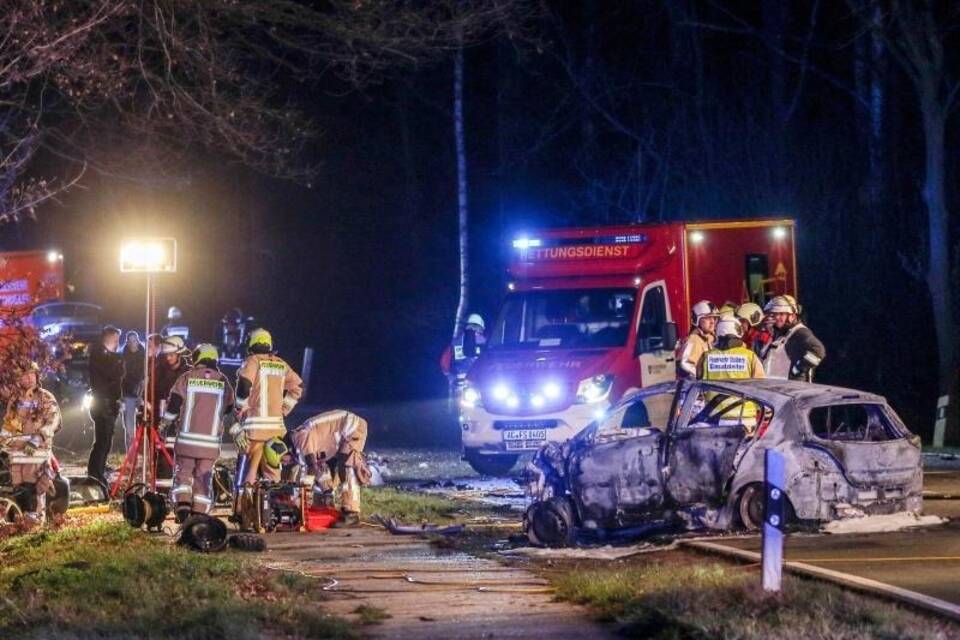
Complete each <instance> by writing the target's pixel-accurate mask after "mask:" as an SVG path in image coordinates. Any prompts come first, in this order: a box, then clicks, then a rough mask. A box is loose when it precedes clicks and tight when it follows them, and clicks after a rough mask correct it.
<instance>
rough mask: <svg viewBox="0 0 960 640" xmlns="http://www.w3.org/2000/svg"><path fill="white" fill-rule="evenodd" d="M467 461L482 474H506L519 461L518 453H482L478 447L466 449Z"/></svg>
mask: <svg viewBox="0 0 960 640" xmlns="http://www.w3.org/2000/svg"><path fill="white" fill-rule="evenodd" d="M464 457H465V458H466V460H467V463H468V464H469V465H470V466H471V467H473V470H474V471H476V472H477V473H479V474H480V475H482V476H505V475H507V474H508V473H510V470H511V469H513V465H515V464H516V463H517V458H518V457H519V456H518V455H516V454H506V455H505V454H496V453H480V452H479V451H477V450H476V449H467V450H465V451H464Z"/></svg>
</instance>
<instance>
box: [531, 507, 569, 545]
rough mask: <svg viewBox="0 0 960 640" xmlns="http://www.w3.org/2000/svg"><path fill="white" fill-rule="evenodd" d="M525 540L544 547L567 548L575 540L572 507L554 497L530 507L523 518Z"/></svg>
mask: <svg viewBox="0 0 960 640" xmlns="http://www.w3.org/2000/svg"><path fill="white" fill-rule="evenodd" d="M524 525H525V527H526V532H527V539H528V540H530V542H531V543H532V544H535V545H539V546H544V547H569V546H570V545H572V544H573V543H574V542H576V539H577V527H576V520H575V518H574V515H573V505H572V504H571V503H570V500H569V499H568V498H560V497H554V498H550V499H549V500H546V501H544V502H537V503H536V504H533V505H531V506H530V508H529V509H528V510H527V514H526V517H525V518H524Z"/></svg>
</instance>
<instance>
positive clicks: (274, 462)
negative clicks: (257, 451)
mask: <svg viewBox="0 0 960 640" xmlns="http://www.w3.org/2000/svg"><path fill="white" fill-rule="evenodd" d="M287 451H288V449H287V445H286V443H285V442H284V441H283V440H282V439H281V438H277V437H273V438H270V439H269V440H267V441H266V442H265V443H264V445H263V461H264V462H266V463H267V466H268V467H270V468H271V469H279V468H280V465H281V463H282V461H283V456H284V455H286V453H287Z"/></svg>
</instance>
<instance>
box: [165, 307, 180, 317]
mask: <svg viewBox="0 0 960 640" xmlns="http://www.w3.org/2000/svg"><path fill="white" fill-rule="evenodd" d="M181 318H183V312H182V311H180V307H170V308H169V309H167V320H180V319H181Z"/></svg>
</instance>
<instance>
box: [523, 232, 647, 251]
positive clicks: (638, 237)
mask: <svg viewBox="0 0 960 640" xmlns="http://www.w3.org/2000/svg"><path fill="white" fill-rule="evenodd" d="M646 241H647V236H646V235H644V234H642V233H634V234H631V235H625V236H594V237H592V238H528V237H525V236H523V237H520V238H517V239H515V240H514V241H513V248H514V249H520V250H521V251H522V250H525V249H533V248H538V247H568V246H572V245H584V244H639V243H641V242H646Z"/></svg>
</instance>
